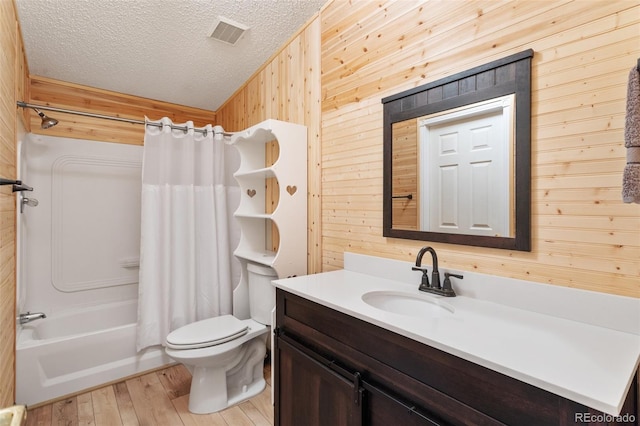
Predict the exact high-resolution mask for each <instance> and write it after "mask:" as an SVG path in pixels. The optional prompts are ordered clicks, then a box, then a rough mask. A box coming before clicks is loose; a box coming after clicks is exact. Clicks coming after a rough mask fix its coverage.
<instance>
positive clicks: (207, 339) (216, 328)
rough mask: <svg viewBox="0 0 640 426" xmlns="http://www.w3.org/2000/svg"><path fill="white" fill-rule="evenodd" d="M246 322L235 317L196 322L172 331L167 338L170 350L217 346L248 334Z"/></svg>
mask: <svg viewBox="0 0 640 426" xmlns="http://www.w3.org/2000/svg"><path fill="white" fill-rule="evenodd" d="M248 330H249V327H248V326H247V324H246V322H244V321H241V320H239V319H238V318H236V317H234V316H233V315H223V316H220V317H215V318H209V319H205V320H201V321H196V322H194V323H191V324H187V325H185V326H184V327H180V328H179V329H177V330H174V331H172V332H171V333H169V335H168V336H167V342H166V343H167V347H168V348H170V349H198V348H206V347H209V346H216V345H220V344H222V343H226V342H229V341H231V340H235V339H237V338H238V337H241V336H244V335H245V334H247V332H248Z"/></svg>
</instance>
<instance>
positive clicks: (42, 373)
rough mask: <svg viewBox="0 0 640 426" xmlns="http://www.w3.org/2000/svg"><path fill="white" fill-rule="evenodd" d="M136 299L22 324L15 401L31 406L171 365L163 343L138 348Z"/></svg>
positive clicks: (17, 351)
mask: <svg viewBox="0 0 640 426" xmlns="http://www.w3.org/2000/svg"><path fill="white" fill-rule="evenodd" d="M136 305H137V303H136V301H126V302H118V303H110V304H105V305H100V306H95V307H90V308H82V309H75V310H73V311H67V312H64V313H60V314H54V315H50V316H47V318H45V319H40V320H36V321H34V322H31V323H29V324H26V325H24V326H23V327H22V330H20V331H19V335H18V339H17V344H16V378H17V380H16V402H17V403H18V404H27V405H33V404H37V403H40V402H43V401H48V400H50V399H54V398H58V397H61V396H64V395H67V394H70V393H74V392H78V391H81V390H83V389H87V388H90V387H94V386H98V385H102V384H104V383H107V382H112V381H115V380H118V379H120V378H123V377H126V376H130V375H132V374H136V373H139V372H142V371H145V370H151V369H154V368H158V367H161V366H163V365H166V364H170V363H171V362H172V361H171V359H170V358H169V357H167V356H166V355H165V353H164V350H163V349H162V348H161V347H157V348H149V349H147V350H145V351H143V352H140V353H136V342H135V328H136V325H135V321H136V312H137V307H136Z"/></svg>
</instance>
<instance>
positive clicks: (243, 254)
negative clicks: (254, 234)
mask: <svg viewBox="0 0 640 426" xmlns="http://www.w3.org/2000/svg"><path fill="white" fill-rule="evenodd" d="M233 255H234V256H236V257H240V258H242V259H245V260H249V261H251V262H255V263H260V264H262V265H266V266H271V265H273V261H274V260H275V258H276V253H275V252H272V251H252V250H246V249H238V250H236V251H235V252H234V253H233Z"/></svg>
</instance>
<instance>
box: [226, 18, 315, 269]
mask: <svg viewBox="0 0 640 426" xmlns="http://www.w3.org/2000/svg"><path fill="white" fill-rule="evenodd" d="M216 115H217V119H218V122H217V124H220V125H221V126H222V127H223V128H224V129H225V130H226V131H230V132H235V131H240V130H243V129H245V128H247V127H250V126H253V125H254V124H258V123H260V122H261V121H264V120H267V119H270V118H271V119H277V120H283V121H289V122H292V123H298V124H304V125H305V126H307V135H308V138H307V144H308V148H307V165H308V173H307V174H308V181H307V187H308V194H307V195H308V222H307V226H308V232H307V235H308V256H307V258H308V264H307V270H308V272H309V273H314V272H319V271H320V268H321V263H320V261H321V251H320V216H321V215H320V211H321V209H320V21H319V19H318V18H317V16H316V17H314V18H312V19H311V20H310V21H309V22H308V23H307V24H306V25H305V26H303V28H302V29H301V30H300V31H299V32H298V33H297V34H295V35H294V36H293V37H292V38H291V39H290V40H289V42H288V43H286V44H285V45H284V47H283V48H282V49H281V50H280V51H279V52H278V53H276V54H275V55H274V56H273V57H271V58H270V59H269V60H268V61H267V62H266V64H265V65H264V66H263V67H262V68H261V69H260V70H258V71H257V72H256V73H255V74H254V75H253V76H252V77H251V78H250V79H249V80H248V81H247V82H246V83H245V85H244V86H243V87H242V88H240V89H239V90H238V91H237V92H236V93H235V94H234V95H233V96H232V97H231V98H230V99H229V100H228V101H227V102H225V104H224V105H223V106H222V107H220V108H219V109H218V111H216ZM273 149H275V148H274V147H270V148H269V151H268V153H267V154H268V155H267V158H268V160H267V161H270V160H269V159H272V158H275V156H277V151H272V150H273Z"/></svg>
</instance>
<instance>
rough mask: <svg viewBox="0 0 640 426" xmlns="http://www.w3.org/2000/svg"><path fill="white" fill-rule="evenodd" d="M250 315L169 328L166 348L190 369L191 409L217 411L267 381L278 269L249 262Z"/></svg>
mask: <svg viewBox="0 0 640 426" xmlns="http://www.w3.org/2000/svg"><path fill="white" fill-rule="evenodd" d="M247 275H248V283H249V310H250V313H251V318H250V319H246V320H241V319H238V318H236V317H234V316H232V315H223V316H219V317H215V318H209V319H205V320H202V321H197V322H194V323H191V324H187V325H185V326H184V327H181V328H178V329H177V330H174V331H172V332H171V333H169V335H168V336H167V339H166V345H167V347H166V348H165V351H166V353H167V355H169V356H170V357H171V358H172V359H174V360H175V361H177V362H179V363H182V364H184V365H185V366H186V367H187V368H188V369H189V371H191V374H192V379H191V391H190V394H189V411H191V412H192V413H195V414H206V413H213V412H216V411H220V410H223V409H225V408H227V407H230V406H232V405H235V404H238V403H240V402H242V401H245V400H247V399H249V398H251V397H253V396H255V395H257V394H259V393H260V392H262V391H263V390H264V388H265V386H266V382H265V380H264V374H263V368H264V357H265V354H266V348H267V336H268V330H269V326H270V325H271V311H272V310H273V308H274V307H275V288H274V287H273V286H272V285H271V280H274V279H277V278H278V276H277V275H276V273H275V271H274V270H273V269H272V268H269V267H267V266H261V265H256V264H252V263H248V264H247Z"/></svg>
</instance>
